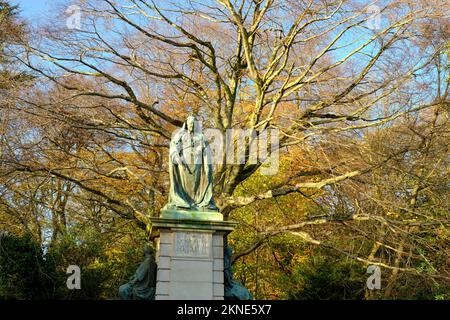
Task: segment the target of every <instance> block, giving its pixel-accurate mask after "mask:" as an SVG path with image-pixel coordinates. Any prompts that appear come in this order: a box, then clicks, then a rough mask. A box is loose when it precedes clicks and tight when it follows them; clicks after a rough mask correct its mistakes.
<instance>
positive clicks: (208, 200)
mask: <svg viewBox="0 0 450 320" xmlns="http://www.w3.org/2000/svg"><path fill="white" fill-rule="evenodd" d="M169 155H170V156H169V175H170V194H169V205H174V206H177V207H181V208H188V209H192V208H194V209H204V208H207V209H213V210H215V209H216V206H215V204H214V200H213V190H212V187H213V177H212V163H211V149H210V147H209V145H208V142H207V141H206V139H205V137H204V136H203V134H202V133H201V132H199V131H198V130H193V132H189V131H188V130H186V129H185V126H183V128H182V129H181V130H180V131H178V132H177V133H176V134H175V135H174V136H173V139H172V140H171V142H170V150H169ZM180 159H182V160H184V162H185V164H182V163H180Z"/></svg>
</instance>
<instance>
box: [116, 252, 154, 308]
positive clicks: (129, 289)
mask: <svg viewBox="0 0 450 320" xmlns="http://www.w3.org/2000/svg"><path fill="white" fill-rule="evenodd" d="M144 254H145V259H144V261H142V262H141V264H140V265H139V267H138V268H137V270H136V272H135V274H134V275H133V276H132V277H131V279H130V281H129V282H128V283H126V284H124V285H121V286H120V288H119V296H120V298H121V299H123V300H154V299H155V291H156V271H157V265H156V262H155V253H154V251H153V248H151V247H149V246H145V247H144Z"/></svg>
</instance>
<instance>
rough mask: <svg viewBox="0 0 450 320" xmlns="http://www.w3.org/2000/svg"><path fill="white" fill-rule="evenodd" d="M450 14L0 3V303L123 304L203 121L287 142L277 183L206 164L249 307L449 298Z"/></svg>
mask: <svg viewBox="0 0 450 320" xmlns="http://www.w3.org/2000/svg"><path fill="white" fill-rule="evenodd" d="M73 5H75V6H76V7H70V6H73ZM449 9H450V8H449V3H448V1H439V0H436V1H419V0H417V1H414V0H411V1H403V0H399V1H373V2H370V1H357V0H343V1H332V0H320V1H303V0H296V1H293V0H286V1H278V0H236V1H230V0H217V1H213V0H207V1H195V0H183V1H173V2H172V1H157V0H155V1H151V0H149V1H140V0H129V1H125V0H123V1H122V0H121V1H119V0H117V1H116V0H85V1H84V0H83V1H55V2H54V3H53V4H52V10H50V12H46V13H45V14H46V17H47V18H46V19H34V20H33V19H29V18H26V17H24V16H23V15H22V14H21V6H20V3H19V5H18V6H17V2H14V3H12V2H11V1H0V230H1V232H0V234H1V235H0V298H1V299H55V298H56V299H116V298H117V289H118V287H119V286H120V285H121V284H123V283H125V282H127V281H128V278H129V277H130V276H131V275H132V274H133V273H134V271H135V268H136V267H137V265H138V264H139V262H140V261H141V259H142V248H143V246H144V244H146V243H148V242H149V231H150V228H151V223H150V222H149V219H148V218H149V217H151V216H156V215H158V212H159V209H160V208H161V207H162V206H163V205H164V204H165V202H166V200H167V194H168V187H169V186H168V172H167V162H168V161H167V152H168V142H169V141H170V136H171V132H172V131H173V130H175V129H176V128H177V127H179V126H180V125H181V123H182V121H183V120H184V118H185V116H186V115H187V114H188V113H189V112H195V113H197V114H198V115H200V116H201V117H202V118H203V119H204V121H203V125H204V127H210V128H218V129H220V130H222V131H223V132H225V131H226V130H227V129H230V128H242V129H254V130H255V131H256V132H258V133H262V132H263V131H264V130H265V129H278V130H279V132H280V147H279V149H278V151H279V154H280V163H279V164H280V166H279V172H278V173H277V174H276V175H270V176H269V175H262V174H261V172H260V170H261V167H262V166H264V164H263V163H257V164H252V163H249V162H248V161H247V160H248V158H246V161H247V162H246V163H245V164H236V165H226V164H219V165H217V166H216V167H215V177H214V178H215V188H214V191H215V197H216V199H217V203H218V205H219V206H220V208H221V211H222V212H223V214H224V216H225V217H227V218H230V219H233V220H236V221H239V226H238V228H237V229H236V230H235V231H234V232H233V233H232V234H230V236H229V237H228V239H227V241H228V243H229V244H230V245H232V246H233V247H234V250H235V254H234V256H233V262H234V269H235V278H236V279H238V280H240V281H241V282H242V283H243V284H244V285H245V286H246V287H247V288H249V290H250V291H251V293H252V294H253V295H254V297H255V298H256V299H450V250H449V248H450V238H449V237H450V232H449V224H450V212H449V186H450V184H449V179H448V178H449V167H448V164H449V141H450V139H449V138H450V137H449V125H448V124H449V122H448V116H449V114H448V111H449V108H448V107H449V99H448V98H449V97H448V93H449V69H448V67H449V49H450V42H449V19H448V18H449V17H448V12H450V10H449ZM77 10H78V11H77ZM374 13H375V15H374ZM376 13H378V15H377V14H376ZM43 14H44V13H43ZM77 14H79V15H77ZM78 18H79V19H78ZM77 23H79V25H77ZM247 156H248V154H247ZM69 265H78V266H80V268H81V270H82V289H81V290H68V289H67V287H66V279H67V277H68V275H67V274H66V269H67V267H68V266H69ZM369 265H378V266H380V267H381V278H382V285H381V289H380V290H374V291H369V290H367V289H366V279H367V277H368V275H367V274H366V269H367V267H368V266H369Z"/></svg>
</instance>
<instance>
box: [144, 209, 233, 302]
mask: <svg viewBox="0 0 450 320" xmlns="http://www.w3.org/2000/svg"><path fill="white" fill-rule="evenodd" d="M151 221H152V233H155V232H158V233H159V244H158V245H157V255H156V259H157V260H156V261H157V263H158V273H157V283H156V297H155V299H156V300H164V299H166V300H167V299H169V300H223V296H224V282H223V238H224V235H225V234H227V233H229V232H231V231H233V229H234V226H235V225H236V222H232V221H223V218H222V214H220V213H218V212H212V211H187V210H174V209H172V210H168V209H163V210H161V216H160V217H159V218H151Z"/></svg>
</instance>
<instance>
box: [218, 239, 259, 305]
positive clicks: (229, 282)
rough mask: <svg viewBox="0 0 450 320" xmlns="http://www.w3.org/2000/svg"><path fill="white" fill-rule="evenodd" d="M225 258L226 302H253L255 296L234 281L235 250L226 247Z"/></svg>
mask: <svg viewBox="0 0 450 320" xmlns="http://www.w3.org/2000/svg"><path fill="white" fill-rule="evenodd" d="M224 253H225V254H224V257H223V272H224V287H225V294H224V298H225V300H253V296H252V294H251V293H250V291H248V289H247V288H246V287H244V286H243V285H242V284H241V283H240V282H239V281H237V280H234V279H233V268H232V266H231V256H232V255H233V249H232V248H231V247H230V246H226V247H225V252H224Z"/></svg>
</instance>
